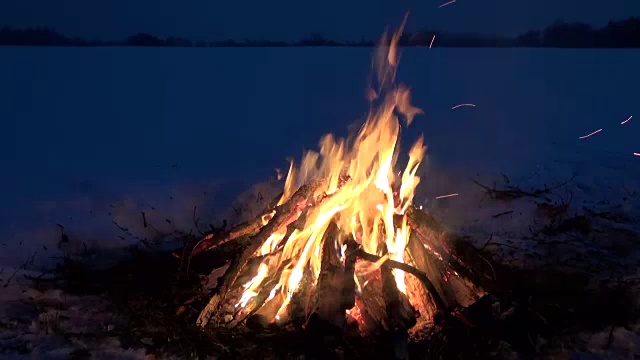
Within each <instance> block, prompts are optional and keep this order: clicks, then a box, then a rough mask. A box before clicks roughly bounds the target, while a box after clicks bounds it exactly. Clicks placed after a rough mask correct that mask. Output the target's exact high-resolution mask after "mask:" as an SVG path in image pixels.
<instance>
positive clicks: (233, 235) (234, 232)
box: [191, 210, 274, 257]
mask: <svg viewBox="0 0 640 360" xmlns="http://www.w3.org/2000/svg"><path fill="white" fill-rule="evenodd" d="M273 211H274V210H268V211H265V212H263V213H262V214H260V215H259V216H257V217H256V218H255V219H252V220H249V221H245V222H243V223H240V224H238V225H236V226H234V227H232V228H231V229H229V230H227V231H224V232H223V233H222V234H215V233H209V234H207V235H205V236H204V237H203V238H202V239H201V240H200V241H199V242H198V243H197V244H196V246H195V247H194V248H193V250H192V251H191V256H192V257H193V256H198V255H199V254H201V253H203V252H205V251H209V250H212V249H214V248H216V247H218V246H220V245H223V244H226V243H228V242H229V241H233V240H236V239H238V238H240V237H243V236H251V235H255V234H256V233H257V232H258V230H260V228H261V227H262V226H263V225H262V223H263V221H262V219H263V218H264V217H265V216H269V215H270V214H272V213H273Z"/></svg>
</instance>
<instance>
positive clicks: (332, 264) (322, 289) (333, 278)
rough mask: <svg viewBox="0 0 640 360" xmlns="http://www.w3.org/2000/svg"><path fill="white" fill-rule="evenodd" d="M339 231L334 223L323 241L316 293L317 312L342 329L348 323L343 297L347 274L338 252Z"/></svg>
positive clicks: (323, 318)
mask: <svg viewBox="0 0 640 360" xmlns="http://www.w3.org/2000/svg"><path fill="white" fill-rule="evenodd" d="M338 231H339V230H338V226H337V225H336V224H335V223H333V222H332V223H331V224H329V227H328V228H327V230H326V231H325V233H324V236H323V239H322V255H321V256H322V260H321V265H320V266H321V267H320V274H319V275H318V285H317V286H316V292H315V297H316V299H315V311H316V313H317V314H318V315H319V317H320V318H321V319H322V320H324V321H326V322H328V323H329V324H331V325H333V326H336V327H338V328H342V327H344V325H345V323H346V321H345V320H346V318H345V311H344V310H343V308H342V305H343V299H342V296H341V295H342V291H343V287H344V284H345V279H344V275H345V273H344V271H343V269H342V264H340V259H339V258H338V254H337V252H336V242H337V240H338Z"/></svg>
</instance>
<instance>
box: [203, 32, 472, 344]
mask: <svg viewBox="0 0 640 360" xmlns="http://www.w3.org/2000/svg"><path fill="white" fill-rule="evenodd" d="M399 38H400V32H397V33H395V34H394V35H393V36H392V37H391V39H390V40H389V41H387V40H386V37H385V38H383V41H382V45H381V46H380V48H379V51H378V54H377V56H376V57H375V59H374V69H375V70H376V71H377V79H378V83H377V84H376V86H375V89H374V88H373V87H372V88H371V89H369V92H368V93H369V95H370V100H371V101H372V107H371V110H370V112H369V114H368V116H367V119H366V121H365V122H364V125H363V126H362V127H361V128H360V131H359V132H358V133H357V134H354V135H355V136H352V137H350V138H347V139H336V138H335V137H334V136H333V135H326V136H324V137H323V138H322V140H321V142H320V150H319V151H318V152H314V151H309V152H307V153H306V154H305V156H304V157H303V159H302V162H301V163H300V165H299V166H298V167H296V166H294V164H293V163H292V164H291V167H290V169H289V173H288V175H287V178H286V181H285V184H284V191H283V193H282V195H281V196H279V197H278V198H277V199H275V200H274V203H273V205H272V206H270V207H269V208H268V209H266V210H265V212H264V213H263V214H261V215H260V216H258V217H257V218H255V219H253V220H252V221H249V222H246V223H243V224H240V225H237V226H235V227H233V228H231V229H230V230H228V231H225V232H223V233H216V234H209V235H207V236H206V237H204V238H203V239H202V241H200V242H199V243H198V244H197V245H196V246H195V248H194V249H193V252H192V254H193V255H195V256H197V255H199V254H201V253H203V252H205V251H208V250H211V249H214V248H216V247H218V246H220V245H223V244H228V243H230V242H234V243H235V244H236V248H237V251H235V252H234V257H233V259H231V262H230V266H229V268H228V269H227V271H226V273H225V274H224V277H223V279H222V282H221V285H220V286H219V288H218V291H217V293H216V294H215V296H213V298H212V299H211V301H210V302H209V304H208V305H207V306H206V308H205V309H204V310H203V311H202V313H201V314H200V316H199V318H198V324H199V325H200V326H203V327H204V326H207V325H212V326H225V327H236V326H238V325H241V324H247V323H261V324H269V323H271V324H278V323H280V324H283V323H291V322H297V321H300V322H301V323H302V324H304V323H305V322H306V321H307V319H309V317H310V316H311V314H315V318H319V319H321V320H323V321H324V322H326V323H329V324H331V325H333V326H334V327H336V328H345V327H347V326H348V325H349V324H351V325H354V327H355V325H357V329H359V331H360V333H361V334H375V333H378V332H380V331H383V332H394V333H404V334H407V333H408V332H409V331H414V330H416V329H419V328H420V327H421V326H422V325H424V324H429V323H432V322H433V321H434V320H437V318H438V314H443V316H447V314H449V313H450V311H451V310H452V309H454V308H456V307H459V306H468V305H469V304H471V303H472V302H474V301H475V300H476V299H477V298H478V297H479V296H480V295H482V293H483V291H482V290H481V289H480V287H479V286H476V285H475V284H476V283H477V282H474V281H472V280H473V274H472V272H471V270H470V269H469V268H468V267H467V266H466V265H465V262H464V261H463V260H462V259H461V257H460V256H459V254H458V253H457V251H456V250H455V248H456V247H454V246H452V244H450V243H449V240H448V239H447V236H446V234H445V232H444V230H443V229H442V227H441V226H440V225H439V224H438V223H437V222H436V221H435V220H434V219H433V218H432V217H431V216H430V215H428V214H426V213H425V212H422V211H421V210H419V209H418V208H416V207H415V206H414V205H413V204H412V203H413V198H414V193H415V190H416V187H417V185H418V184H419V182H420V177H419V176H417V175H416V172H417V169H418V165H419V164H420V162H421V160H422V158H423V157H424V153H425V150H426V148H425V146H424V145H423V140H422V138H420V139H418V140H417V141H416V142H415V143H414V145H413V146H412V147H411V149H410V151H409V153H408V161H407V162H406V165H405V167H404V170H401V171H397V170H396V169H395V165H396V163H397V162H398V158H399V149H400V147H399V146H398V143H399V134H400V128H401V121H400V118H402V119H404V120H405V122H406V124H407V125H409V124H410V123H411V122H412V120H413V118H414V116H415V115H417V114H420V113H421V110H419V109H418V108H415V107H413V106H412V105H411V104H410V97H409V90H408V88H406V87H404V86H402V85H399V86H395V85H394V84H393V83H394V79H395V72H396V68H397V62H398V57H397V43H398V40H399ZM256 320H257V321H256Z"/></svg>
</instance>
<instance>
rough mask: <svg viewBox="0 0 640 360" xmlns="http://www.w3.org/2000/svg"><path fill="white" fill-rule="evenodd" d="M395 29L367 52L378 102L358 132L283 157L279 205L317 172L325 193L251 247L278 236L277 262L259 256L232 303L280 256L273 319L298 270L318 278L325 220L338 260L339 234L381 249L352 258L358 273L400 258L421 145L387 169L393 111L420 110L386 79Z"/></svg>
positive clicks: (400, 278)
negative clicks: (370, 258)
mask: <svg viewBox="0 0 640 360" xmlns="http://www.w3.org/2000/svg"><path fill="white" fill-rule="evenodd" d="M405 20H406V19H405ZM402 26H404V23H403V25H402ZM401 29H402V27H401ZM400 35H401V31H398V32H396V33H394V34H393V36H392V37H391V39H390V40H387V36H386V34H385V35H384V36H383V40H382V42H383V44H382V46H380V47H379V49H378V53H377V55H376V56H375V57H374V63H373V66H374V68H375V70H376V72H377V81H378V84H377V85H378V89H377V90H374V89H369V94H370V99H371V100H372V101H375V102H378V103H377V104H373V105H375V106H372V108H371V111H370V112H369V114H368V117H367V119H366V121H365V122H364V124H363V125H362V127H361V128H360V129H359V131H358V132H357V133H356V134H354V135H353V136H350V137H348V138H347V139H342V138H336V137H335V136H333V135H332V134H328V135H325V136H324V137H322V139H321V140H320V144H319V151H308V152H307V153H306V154H305V155H304V156H303V158H302V161H301V163H300V164H299V165H298V166H296V165H295V164H294V163H293V162H291V165H290V167H289V172H288V175H287V179H286V181H285V185H284V191H283V195H282V197H281V198H280V200H279V202H278V204H279V205H281V204H284V203H286V201H287V200H289V199H290V198H291V197H292V195H293V194H294V193H295V191H296V190H297V189H299V188H300V186H302V185H303V184H306V183H309V182H310V181H311V180H313V179H317V178H323V179H326V180H327V181H326V185H325V188H323V189H322V191H323V192H324V193H325V194H327V195H329V194H330V195H331V196H328V197H326V198H325V199H324V200H323V201H322V202H320V203H319V204H317V205H316V206H315V207H312V208H309V209H308V210H307V214H306V219H305V223H304V226H303V227H302V228H301V229H299V230H294V231H293V232H292V233H291V235H289V237H288V238H286V239H285V238H284V237H285V236H286V233H287V229H286V228H282V229H279V230H278V231H277V232H276V233H274V234H271V236H270V237H269V238H268V239H267V241H266V242H265V243H264V244H263V245H262V247H261V248H260V250H259V251H258V252H257V254H260V255H266V254H269V253H270V252H273V251H274V250H275V249H276V248H278V246H280V245H279V244H281V243H284V247H283V248H282V253H281V254H279V255H278V256H279V258H278V260H279V261H265V262H264V263H263V264H261V265H260V268H259V269H258V274H257V275H256V277H254V279H252V280H251V281H250V282H249V283H248V284H247V285H245V287H246V290H245V293H244V294H243V295H242V298H241V301H240V303H239V304H240V305H241V306H245V305H246V303H247V302H248V301H249V300H250V299H251V298H252V297H253V296H255V293H256V289H257V288H258V287H259V286H260V284H261V283H262V281H263V280H264V278H266V277H267V276H269V275H270V274H274V273H276V268H277V267H278V266H280V264H282V261H285V260H287V261H289V265H288V267H287V268H286V269H284V270H283V271H282V275H281V276H280V278H279V279H278V280H279V281H278V285H277V286H276V287H274V289H273V290H272V291H271V294H270V296H269V299H268V300H267V301H269V300H271V299H273V298H275V295H276V292H282V293H283V294H284V295H285V297H284V301H283V303H282V305H281V306H280V309H279V310H278V312H277V314H276V319H279V318H280V317H281V316H282V315H283V314H284V313H285V311H286V309H287V306H288V304H289V303H290V300H291V298H292V296H293V295H294V293H295V291H296V290H297V289H298V287H299V286H300V284H301V282H302V280H303V278H304V276H305V271H307V270H308V271H309V274H310V276H311V278H310V280H311V281H312V284H315V283H316V281H317V280H318V276H319V274H320V267H321V261H322V248H323V247H322V243H323V239H324V238H325V232H326V230H327V228H328V226H329V224H331V222H334V223H335V224H336V225H337V227H338V229H339V230H338V231H339V234H335V235H336V236H337V238H336V237H333V238H327V239H325V240H324V241H336V243H335V246H336V256H339V257H340V260H341V261H344V256H345V250H346V248H345V247H344V244H342V240H343V239H345V238H347V237H351V238H353V239H354V240H355V241H356V242H358V243H359V244H360V245H361V246H362V248H363V250H364V251H366V252H369V253H372V254H377V255H383V254H385V255H384V256H383V257H382V258H381V259H380V261H378V262H376V263H374V264H368V265H362V264H361V265H359V267H358V269H357V273H358V274H363V273H366V272H367V271H373V270H371V269H374V270H375V269H377V268H379V267H380V266H381V265H382V264H383V263H384V262H385V261H386V260H388V259H391V260H394V261H398V262H404V252H405V248H406V246H407V242H408V239H409V228H408V225H407V220H406V216H405V215H404V213H405V211H406V209H407V208H408V207H409V206H410V205H411V203H412V201H413V198H414V193H415V190H416V187H417V186H418V184H419V183H420V178H419V177H418V176H417V175H416V173H417V170H418V166H419V164H420V162H421V161H422V159H423V157H424V153H425V149H426V148H425V146H424V141H423V138H422V137H421V138H419V139H418V141H417V142H416V143H415V144H414V145H413V146H412V147H411V150H410V151H409V160H408V162H407V164H406V166H405V167H404V171H401V172H398V169H396V168H395V167H396V163H397V160H398V155H399V154H398V149H399V146H398V143H399V135H400V127H401V123H400V119H399V117H398V116H399V115H401V116H402V117H403V118H404V120H405V122H406V123H407V125H408V124H410V123H411V122H412V120H413V119H414V117H415V115H417V114H420V113H422V111H421V110H420V109H418V108H416V107H413V106H412V105H411V103H410V92H409V89H408V88H407V87H405V86H402V85H399V86H394V85H393V83H394V81H395V74H396V69H397V66H398V61H399V54H398V47H397V45H398V42H399V39H400ZM274 214H275V212H273V213H271V214H268V216H266V217H265V218H264V219H263V222H264V223H266V222H268V221H269V220H270V219H271V218H272V217H273V216H274ZM398 217H400V219H399V218H398ZM399 220H400V221H399ZM341 239H342V240H341ZM363 266H364V267H363ZM393 274H394V278H395V281H396V285H397V287H398V289H399V290H400V291H402V292H406V285H405V282H404V273H403V272H401V271H397V270H394V271H393ZM355 278H356V285H357V287H358V291H360V290H361V289H362V287H363V286H364V284H362V286H361V283H360V281H359V280H358V278H357V276H355ZM365 284H366V283H365ZM243 304H244V305H243Z"/></svg>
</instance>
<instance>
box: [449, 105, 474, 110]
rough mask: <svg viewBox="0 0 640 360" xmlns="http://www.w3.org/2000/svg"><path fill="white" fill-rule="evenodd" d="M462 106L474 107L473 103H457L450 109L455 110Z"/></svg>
mask: <svg viewBox="0 0 640 360" xmlns="http://www.w3.org/2000/svg"><path fill="white" fill-rule="evenodd" d="M463 106H470V107H476V106H475V105H474V104H458V105H456V106H454V107H452V108H451V110H455V109H457V108H460V107H463Z"/></svg>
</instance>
